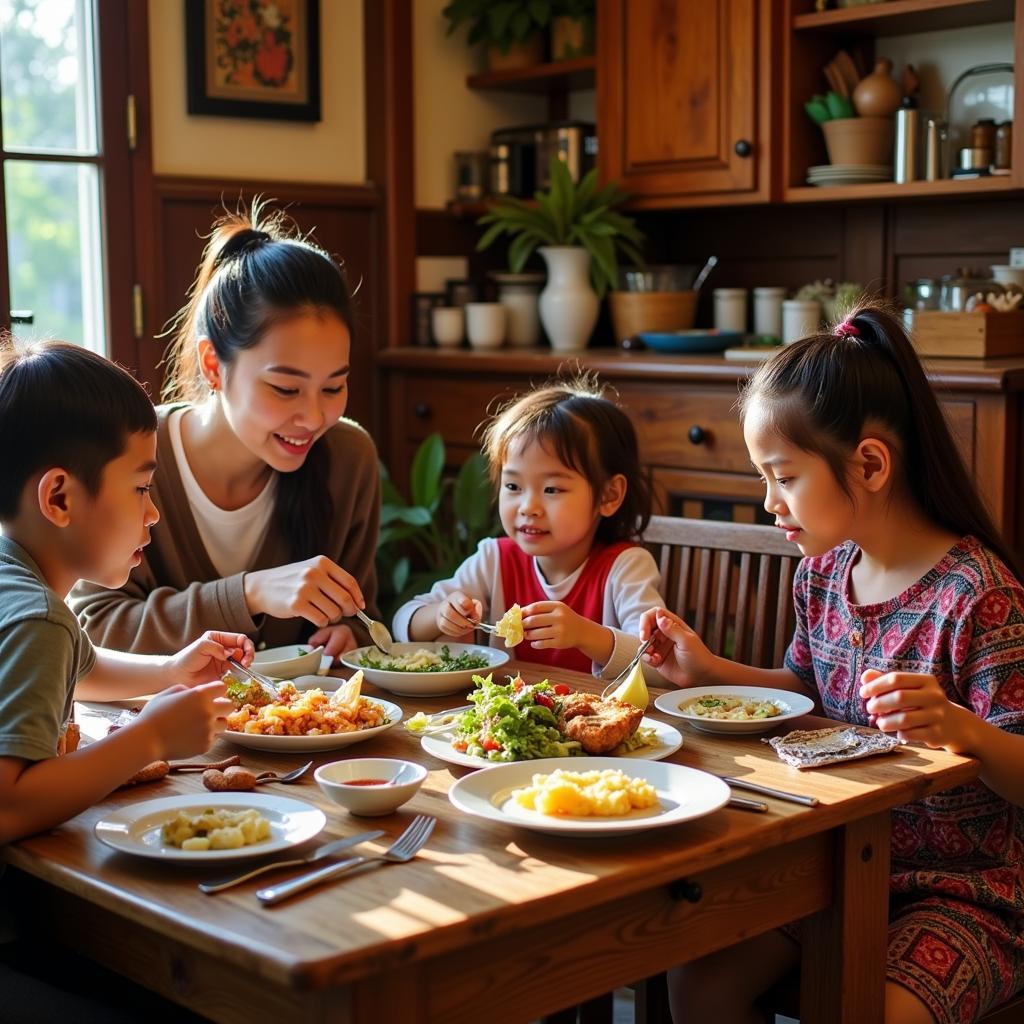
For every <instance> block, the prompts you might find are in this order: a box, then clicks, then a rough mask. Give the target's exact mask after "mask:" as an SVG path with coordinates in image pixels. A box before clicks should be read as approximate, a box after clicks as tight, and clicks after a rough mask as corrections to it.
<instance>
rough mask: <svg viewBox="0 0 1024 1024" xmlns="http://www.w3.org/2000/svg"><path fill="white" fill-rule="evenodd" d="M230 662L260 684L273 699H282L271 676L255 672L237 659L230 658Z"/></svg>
mask: <svg viewBox="0 0 1024 1024" xmlns="http://www.w3.org/2000/svg"><path fill="white" fill-rule="evenodd" d="M228 664H229V665H230V666H231V667H232V668H234V669H237V670H238V671H239V672H241V673H242V674H243V675H244V676H246V677H248V678H249V679H251V680H252V681H253V682H254V683H256V684H258V685H259V687H260V688H261V689H262V690H263V692H264V693H265V694H266V695H267V696H268V697H270V698H271V700H280V699H281V694H280V693H278V690H277V685H276V684H275V683H274V680H273V679H271V678H270V677H269V676H265V675H262V674H261V673H259V672H254V671H253V670H252V669H251V668H246V667H245V666H244V665H243V664H242V663H241V662H240V661H235V659H234V658H228Z"/></svg>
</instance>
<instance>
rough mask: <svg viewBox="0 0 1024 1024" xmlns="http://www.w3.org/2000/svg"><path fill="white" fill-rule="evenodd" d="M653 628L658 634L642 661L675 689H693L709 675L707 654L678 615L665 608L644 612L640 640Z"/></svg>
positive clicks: (702, 643) (708, 652) (641, 619)
mask: <svg viewBox="0 0 1024 1024" xmlns="http://www.w3.org/2000/svg"><path fill="white" fill-rule="evenodd" d="M655 626H657V628H658V631H659V632H660V634H661V635H660V636H658V637H655V639H654V643H652V644H651V646H650V647H648V648H647V653H646V654H645V655H644V661H646V662H647V663H648V664H649V665H651V666H652V667H653V668H656V669H657V670H658V671H659V672H660V673H661V674H662V675H663V676H664V677H665V678H666V679H669V680H671V681H672V682H673V683H675V684H676V686H694V685H696V684H697V683H698V682H700V681H701V680H702V679H704V678H705V677H706V676H708V675H709V674H710V668H711V662H712V654H711V652H710V651H709V650H708V649H707V647H705V646H704V642H703V641H702V640H701V638H700V637H699V636H697V634H696V633H695V632H694V631H693V630H692V629H691V628H690V627H689V626H688V625H687V624H686V623H685V622H683V620H682V619H681V618H679V616H678V615H675V614H673V613H672V612H670V611H668V610H667V609H665V608H651V609H649V610H648V611H646V612H644V614H643V615H642V616H641V618H640V639H641V640H646V639H647V638H648V637H649V636H650V635H651V633H652V632H653V630H654V628H655Z"/></svg>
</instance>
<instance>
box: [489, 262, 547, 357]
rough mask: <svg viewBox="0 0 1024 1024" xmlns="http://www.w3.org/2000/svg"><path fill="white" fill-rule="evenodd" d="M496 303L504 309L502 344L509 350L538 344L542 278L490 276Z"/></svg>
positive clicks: (540, 275) (534, 276)
mask: <svg viewBox="0 0 1024 1024" xmlns="http://www.w3.org/2000/svg"><path fill="white" fill-rule="evenodd" d="M491 276H492V277H493V278H494V280H495V282H496V283H497V285H498V301H499V302H500V303H501V304H502V305H503V306H504V307H505V341H506V342H507V343H508V345H509V346H510V347H511V348H532V347H533V346H535V345H537V344H538V343H539V342H540V304H539V299H540V289H541V285H543V284H544V275H543V274H492V275H491Z"/></svg>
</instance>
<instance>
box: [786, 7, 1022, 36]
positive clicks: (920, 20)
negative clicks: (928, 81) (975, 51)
mask: <svg viewBox="0 0 1024 1024" xmlns="http://www.w3.org/2000/svg"><path fill="white" fill-rule="evenodd" d="M1013 8H1014V4H1013V0H887V2H885V3H875V4H861V5H858V6H856V7H845V8H841V9H838V10H829V11H815V12H812V13H809V14H797V15H794V17H793V28H794V30H796V31H797V32H801V31H813V30H818V31H822V30H830V29H835V30H844V29H846V30H857V31H860V30H865V31H867V30H880V31H886V25H887V24H893V23H895V22H898V21H900V20H908V19H914V27H913V31H916V32H923V31H928V30H931V29H942V28H958V27H962V26H963V25H966V24H974V25H977V24H983V23H985V22H998V21H1012V20H1013Z"/></svg>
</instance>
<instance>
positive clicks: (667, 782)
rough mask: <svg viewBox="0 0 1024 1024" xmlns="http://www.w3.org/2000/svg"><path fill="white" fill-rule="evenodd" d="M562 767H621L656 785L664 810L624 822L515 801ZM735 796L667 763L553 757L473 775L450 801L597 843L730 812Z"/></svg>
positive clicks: (719, 785) (709, 779)
mask: <svg viewBox="0 0 1024 1024" xmlns="http://www.w3.org/2000/svg"><path fill="white" fill-rule="evenodd" d="M556 768H565V769H568V770H570V771H574V772H584V771H603V770H604V769H606V768H618V769H619V770H620V771H623V772H625V773H626V774H627V775H629V776H631V777H633V778H641V779H646V780H647V781H648V782H650V783H651V785H653V786H654V788H655V789H656V790H657V792H658V801H659V804H660V806H657V807H649V808H646V809H644V810H641V811H633V812H631V813H630V814H626V815H623V816H622V817H621V818H575V817H573V818H563V817H555V816H554V815H550V814H541V813H540V812H539V811H531V810H528V809H527V808H525V807H520V806H519V805H518V804H516V803H515V802H514V801H513V800H512V799H511V794H512V790H514V789H520V788H522V787H523V786H528V785H530V783H531V782H532V780H533V776H534V774H536V773H538V772H539V773H542V774H543V773H547V772H552V771H554V770H555V769H556ZM729 795H730V794H729V787H728V786H727V785H726V784H725V783H724V782H722V780H721V779H718V778H716V777H715V776H714V775H709V774H708V773H707V772H702V771H698V770H697V769H696V768H685V767H683V765H680V764H666V763H665V762H663V761H631V762H629V764H628V766H627V765H624V764H623V759H622V758H621V757H573V758H564V757H548V758H544V759H542V760H540V761H517V762H516V763H514V764H502V765H497V766H495V767H492V768H488V769H487V770H486V771H482V772H474V773H473V774H472V775H467V776H465V778H462V779H459V781H458V782H456V783H455V785H454V786H452V788H451V789H450V790H449V791H448V799H449V800H451V802H452V803H453V804H454V805H455V806H456V807H458V809H459V810H460V811H465V812H466V813H467V814H473V815H476V816H477V817H480V818H489V819H491V820H492V821H500V822H504V823H505V824H506V825H519V826H520V827H522V828H528V829H532V830H534V831H535V832H546V833H548V834H549V835H555V836H564V835H570V836H587V837H592V838H597V837H600V836H617V835H624V834H628V833H630V832H646V831H647V830H648V829H652V828H664V827H666V826H668V825H676V824H678V823H679V822H681V821H690V820H691V819H693V818H700V817H703V816H704V815H705V814H711V812H712V811H717V810H718V809H719V808H720V807H724V806H725V804H726V803H727V802H728V800H729Z"/></svg>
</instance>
